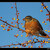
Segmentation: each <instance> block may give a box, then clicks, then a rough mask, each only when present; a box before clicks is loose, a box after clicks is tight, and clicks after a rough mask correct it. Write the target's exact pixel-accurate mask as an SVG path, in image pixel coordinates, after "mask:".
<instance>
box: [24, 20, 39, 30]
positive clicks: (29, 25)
mask: <svg viewBox="0 0 50 50" xmlns="http://www.w3.org/2000/svg"><path fill="white" fill-rule="evenodd" d="M25 28H26V29H29V30H32V29H34V30H39V25H38V23H37V22H36V21H31V22H27V23H25Z"/></svg>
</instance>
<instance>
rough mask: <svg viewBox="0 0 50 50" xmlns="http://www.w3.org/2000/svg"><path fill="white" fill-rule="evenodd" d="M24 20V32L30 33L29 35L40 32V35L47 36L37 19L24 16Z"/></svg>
mask: <svg viewBox="0 0 50 50" xmlns="http://www.w3.org/2000/svg"><path fill="white" fill-rule="evenodd" d="M23 20H24V21H25V25H24V26H25V31H26V34H29V35H30V34H31V35H37V36H38V35H39V34H41V35H42V36H47V37H49V36H48V35H47V34H46V33H45V32H44V31H43V28H42V26H41V24H40V23H39V21H38V20H37V19H35V18H33V17H31V16H26V17H25V18H24V19H23Z"/></svg>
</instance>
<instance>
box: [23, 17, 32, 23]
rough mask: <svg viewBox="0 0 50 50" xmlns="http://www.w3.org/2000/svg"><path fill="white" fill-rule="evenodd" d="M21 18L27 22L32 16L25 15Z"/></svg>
mask: <svg viewBox="0 0 50 50" xmlns="http://www.w3.org/2000/svg"><path fill="white" fill-rule="evenodd" d="M23 20H24V21H26V22H29V21H30V20H32V17H31V16H26V17H25V18H24V19H23Z"/></svg>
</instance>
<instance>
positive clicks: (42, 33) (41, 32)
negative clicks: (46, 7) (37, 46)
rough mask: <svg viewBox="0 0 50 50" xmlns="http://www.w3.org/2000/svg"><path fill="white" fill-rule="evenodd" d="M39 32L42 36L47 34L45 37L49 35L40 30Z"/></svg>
mask: <svg viewBox="0 0 50 50" xmlns="http://www.w3.org/2000/svg"><path fill="white" fill-rule="evenodd" d="M40 34H41V35H42V36H47V37H49V36H48V35H47V34H46V33H45V32H44V31H40Z"/></svg>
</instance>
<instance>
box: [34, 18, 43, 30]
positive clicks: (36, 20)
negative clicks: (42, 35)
mask: <svg viewBox="0 0 50 50" xmlns="http://www.w3.org/2000/svg"><path fill="white" fill-rule="evenodd" d="M33 19H34V20H35V21H37V22H38V24H39V26H40V28H41V29H42V30H43V28H42V26H41V24H40V22H39V21H38V20H37V19H35V18H33Z"/></svg>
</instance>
